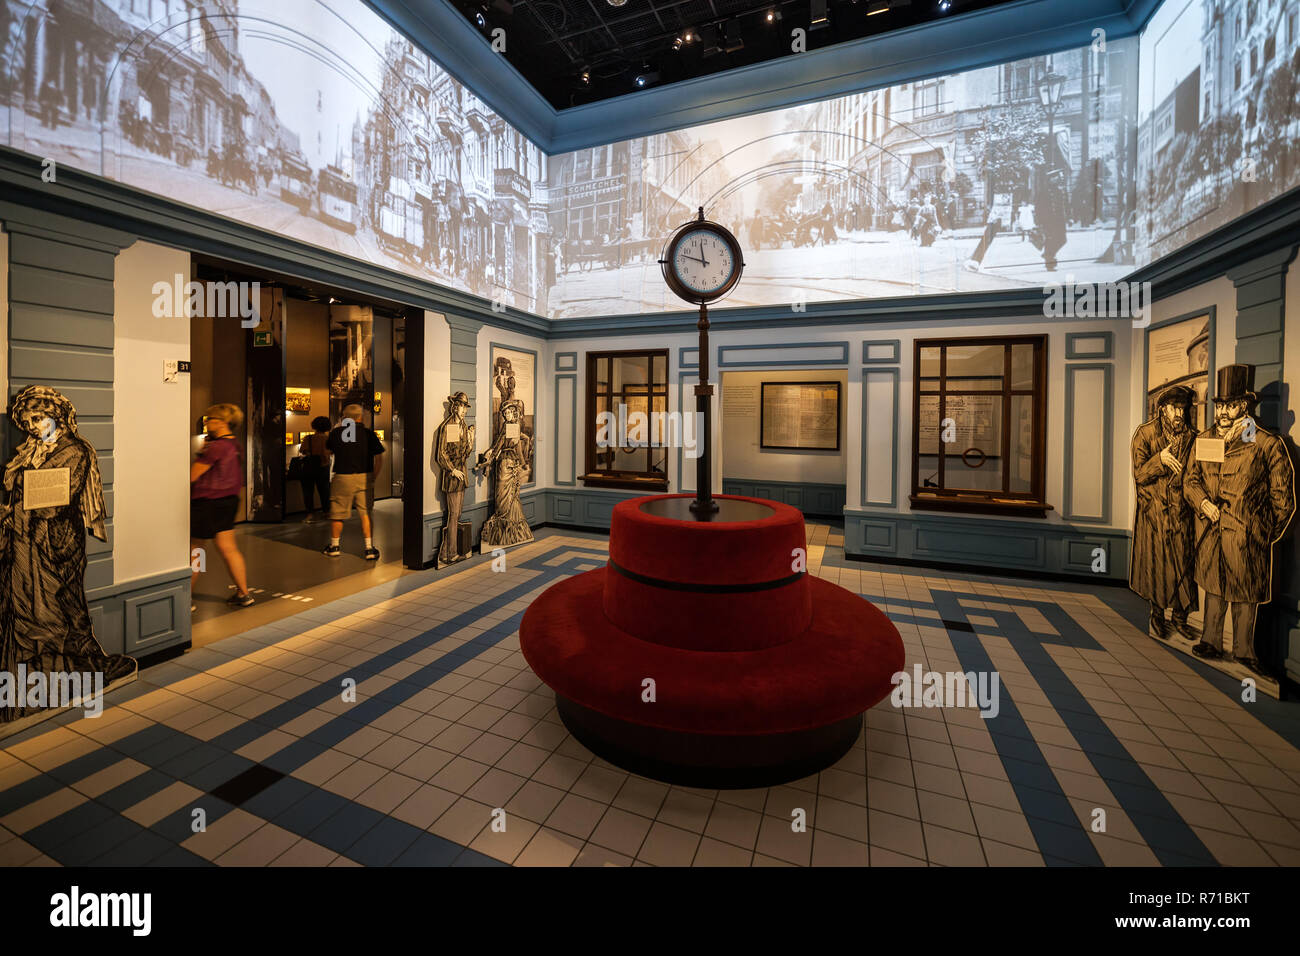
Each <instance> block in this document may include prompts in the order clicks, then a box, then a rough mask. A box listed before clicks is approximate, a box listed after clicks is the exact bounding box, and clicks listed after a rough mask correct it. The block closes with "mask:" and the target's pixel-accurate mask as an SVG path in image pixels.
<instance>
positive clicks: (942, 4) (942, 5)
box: [939, 0, 952, 13]
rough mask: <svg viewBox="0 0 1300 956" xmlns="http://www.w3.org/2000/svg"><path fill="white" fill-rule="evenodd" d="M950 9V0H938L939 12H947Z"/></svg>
mask: <svg viewBox="0 0 1300 956" xmlns="http://www.w3.org/2000/svg"><path fill="white" fill-rule="evenodd" d="M951 9H952V0H939V12H940V13H947V12H948V11H949V10H951Z"/></svg>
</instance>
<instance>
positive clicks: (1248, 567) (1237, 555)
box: [1183, 365, 1295, 676]
mask: <svg viewBox="0 0 1300 956" xmlns="http://www.w3.org/2000/svg"><path fill="white" fill-rule="evenodd" d="M1254 381H1255V367H1254V366H1253V365H1228V366H1225V367H1224V368H1221V369H1219V374H1218V383H1217V388H1216V389H1215V395H1214V406H1215V407H1214V418H1215V421H1214V424H1213V425H1212V426H1211V427H1210V428H1208V429H1206V430H1205V431H1203V432H1201V434H1200V435H1198V436H1197V439H1196V450H1195V452H1194V454H1193V457H1192V461H1191V463H1190V465H1189V466H1188V468H1187V471H1186V475H1185V477H1184V479H1183V493H1184V495H1185V496H1186V498H1187V502H1188V504H1190V505H1191V506H1192V508H1193V509H1195V511H1196V513H1197V516H1198V517H1197V538H1196V583H1197V584H1199V585H1200V586H1201V587H1203V588H1204V589H1205V625H1204V628H1203V636H1202V640H1201V643H1199V644H1197V645H1196V646H1195V647H1194V648H1192V651H1193V653H1195V654H1196V655H1197V656H1199V657H1204V658H1207V659H1210V660H1217V659H1220V658H1222V657H1223V656H1224V653H1223V619H1224V617H1225V616H1226V615H1227V614H1228V613H1231V614H1232V654H1233V657H1234V658H1235V660H1236V661H1237V662H1238V663H1240V664H1243V665H1245V666H1246V668H1247V669H1249V670H1251V671H1253V672H1254V673H1256V674H1260V675H1261V676H1263V673H1264V672H1263V671H1262V670H1261V669H1260V664H1259V662H1258V660H1257V659H1256V656H1255V618H1256V614H1257V613H1258V611H1259V605H1261V604H1264V603H1267V602H1268V601H1269V600H1270V599H1271V597H1272V594H1271V589H1272V577H1273V545H1274V544H1275V543H1277V541H1278V540H1279V539H1280V538H1281V537H1282V534H1283V532H1285V531H1286V528H1287V525H1288V523H1289V522H1290V521H1291V515H1292V514H1293V513H1294V512H1295V469H1294V467H1293V466H1292V464H1291V456H1290V454H1289V453H1288V452H1287V448H1286V446H1285V445H1284V444H1283V443H1282V440H1281V439H1280V438H1279V437H1278V436H1277V435H1275V434H1273V433H1272V432H1269V431H1265V430H1264V429H1263V428H1260V427H1259V425H1258V424H1256V422H1255V420H1254V419H1253V418H1252V417H1251V416H1250V412H1251V411H1252V410H1253V408H1254V406H1255V404H1256V403H1257V402H1258V400H1259V397H1258V396H1257V395H1256V394H1255V393H1254V392H1253V391H1252V390H1251V389H1252V388H1253V386H1254Z"/></svg>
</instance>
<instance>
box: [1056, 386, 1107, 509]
mask: <svg viewBox="0 0 1300 956" xmlns="http://www.w3.org/2000/svg"><path fill="white" fill-rule="evenodd" d="M1088 371H1100V372H1102V376H1103V379H1104V382H1103V384H1102V389H1103V390H1104V393H1105V394H1104V401H1105V403H1106V404H1105V409H1104V410H1103V411H1102V421H1103V422H1104V423H1105V434H1104V435H1103V436H1102V444H1101V454H1102V485H1101V514H1099V515H1083V514H1078V513H1076V512H1075V510H1074V452H1073V447H1074V434H1075V428H1074V402H1075V398H1074V393H1075V377H1076V376H1077V374H1078V373H1079V372H1088ZM1113 379H1114V366H1112V365H1111V364H1110V363H1109V362H1094V363H1083V362H1080V363H1077V364H1074V365H1067V366H1066V367H1065V442H1064V452H1065V454H1064V462H1063V465H1062V468H1063V476H1062V477H1063V481H1064V484H1065V487H1064V489H1063V494H1062V498H1063V503H1062V505H1061V517H1063V518H1065V520H1067V521H1075V522H1079V523H1085V522H1086V523H1089V524H1093V523H1095V524H1103V525H1108V524H1110V501H1111V481H1112V474H1113V466H1114V460H1115V458H1114V456H1115V440H1114V437H1115V419H1114V412H1115V392H1114V381H1113Z"/></svg>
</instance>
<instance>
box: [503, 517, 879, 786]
mask: <svg viewBox="0 0 1300 956" xmlns="http://www.w3.org/2000/svg"><path fill="white" fill-rule="evenodd" d="M691 500H693V499H692V497H691V496H689V495H658V496H654V497H650V498H633V499H630V500H627V501H623V502H620V503H619V504H618V505H617V506H615V508H614V513H613V519H612V522H611V524H610V535H609V563H608V564H607V565H606V566H605V567H602V568H597V569H595V570H592V571H588V572H586V573H585V574H580V575H577V576H575V577H572V578H568V579H566V580H564V581H561V582H559V583H557V584H555V585H553V586H552V587H550V588H548V589H547V590H546V591H545V592H544V593H543V594H542V595H541V596H540V597H539V598H538V599H537V600H535V601H534V602H533V603H532V605H531V606H529V608H528V610H527V612H526V613H525V614H524V617H523V621H522V623H521V624H520V628H519V638H520V646H521V647H522V650H523V654H524V658H525V659H526V660H527V661H528V664H529V666H530V667H532V669H533V671H534V672H535V673H536V674H537V676H538V677H540V678H541V679H542V680H543V681H544V682H545V683H546V684H548V685H549V686H550V687H551V688H552V689H553V690H554V691H555V697H556V703H557V707H558V709H559V713H560V717H561V719H562V720H563V721H564V723H565V725H566V726H567V727H568V728H569V731H570V732H571V733H572V734H573V735H574V736H575V737H576V738H578V740H580V741H581V742H582V743H583V744H584V745H585V746H586V747H587V748H588V749H590V750H591V751H592V752H594V753H596V754H598V755H600V756H601V757H603V758H604V759H606V760H608V761H610V762H611V763H614V764H617V765H619V766H622V767H624V768H626V769H628V770H632V771H634V772H637V773H641V774H644V775H646V776H650V777H656V778H659V779H663V780H668V781H670V782H673V783H681V784H685V785H691V786H707V787H715V788H716V787H752V786H766V785H770V784H774V783H779V782H783V781H786V780H794V779H798V778H800V777H804V776H807V775H809V774H811V773H814V772H816V771H817V770H820V769H823V768H824V767H826V766H829V765H830V764H832V763H834V762H835V761H836V760H838V759H839V758H840V757H841V756H843V755H844V753H845V752H847V751H848V750H849V748H851V747H852V746H853V743H854V741H855V740H857V737H858V734H859V733H860V731H861V727H862V719H861V718H862V713H863V712H864V711H865V710H867V709H868V708H869V707H871V706H872V705H874V704H876V703H877V702H878V701H880V700H882V699H883V698H884V697H885V696H886V695H887V694H888V693H889V692H890V690H891V689H892V685H891V683H890V678H891V677H892V675H894V674H895V673H897V672H898V671H900V670H902V668H903V642H902V639H901V638H900V637H899V635H898V630H897V629H896V628H895V627H894V626H893V624H891V623H890V622H889V619H888V618H886V617H885V615H884V614H883V613H882V612H881V611H880V610H879V609H878V608H877V607H875V605H873V604H870V603H869V602H867V601H865V600H863V599H862V598H861V597H859V596H858V595H856V594H852V593H851V592H849V591H846V590H845V589H843V588H841V587H839V586H838V585H835V584H831V583H829V582H827V581H824V580H822V579H820V578H817V577H813V576H812V575H809V574H807V573H804V572H803V570H802V568H803V567H804V566H806V557H804V558H803V563H802V564H801V563H799V557H800V555H806V547H807V545H806V542H805V537H804V521H803V515H802V514H801V513H800V512H799V511H798V510H796V509H795V508H792V507H790V506H789V505H784V504H780V503H778V502H775V501H763V500H761V499H758V498H741V497H737V496H731V495H723V496H719V497H718V498H716V499H715V500H716V501H717V502H718V504H719V507H720V510H719V512H718V514H717V515H716V516H714V517H713V519H712V520H710V521H707V522H705V521H696V520H694V518H693V516H692V515H691V514H690V512H689V511H688V510H687V506H688V505H689V503H690V502H691ZM647 681H653V682H654V683H653V694H654V700H653V701H649V700H647V699H646V698H647V696H648V694H649V691H648V690H647V683H646V682H647Z"/></svg>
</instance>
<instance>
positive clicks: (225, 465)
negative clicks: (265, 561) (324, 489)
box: [190, 403, 253, 611]
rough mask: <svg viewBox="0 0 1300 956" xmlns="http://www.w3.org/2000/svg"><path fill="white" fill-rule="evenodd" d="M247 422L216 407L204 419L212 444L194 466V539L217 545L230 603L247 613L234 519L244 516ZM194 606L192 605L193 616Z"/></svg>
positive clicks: (194, 578) (249, 599)
mask: <svg viewBox="0 0 1300 956" xmlns="http://www.w3.org/2000/svg"><path fill="white" fill-rule="evenodd" d="M243 421H244V413H243V412H242V411H240V410H239V406H238V405H231V404H229V403H223V404H220V405H213V406H212V407H211V408H209V409H208V410H207V413H206V414H205V415H204V422H203V424H204V428H205V429H206V430H207V439H206V441H205V442H204V445H203V450H202V451H201V452H199V456H198V458H197V459H196V460H195V462H194V464H193V465H191V466H190V538H191V539H192V540H191V547H192V548H193V547H197V546H198V545H196V544H195V542H206V541H208V540H209V539H211V540H213V541H215V543H216V547H217V553H218V554H219V555H221V560H222V561H223V562H224V563H225V565H226V570H227V571H228V572H229V573H230V579H231V580H232V581H234V582H235V593H234V594H232V595H231V596H230V597H228V598H227V599H226V603H227V604H229V605H230V606H231V607H248V606H249V605H250V604H252V603H253V596H252V595H251V594H249V593H248V574H247V568H246V566H245V564H244V556H243V555H242V554H241V553H240V551H239V545H238V544H237V543H236V542H235V530H234V528H235V515H236V513H237V512H238V511H239V492H240V491H241V490H242V489H243V487H244V456H243V454H242V453H241V452H240V449H239V442H238V440H237V439H236V438H235V432H234V430H235V429H236V428H238V427H239V426H240V425H241V424H243ZM198 579H199V572H198V570H195V571H194V573H193V574H192V575H191V576H190V593H191V594H193V593H194V585H195V584H196V583H197V582H198ZM194 608H195V606H194V605H193V604H191V605H190V610H191V611H193V610H194Z"/></svg>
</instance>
